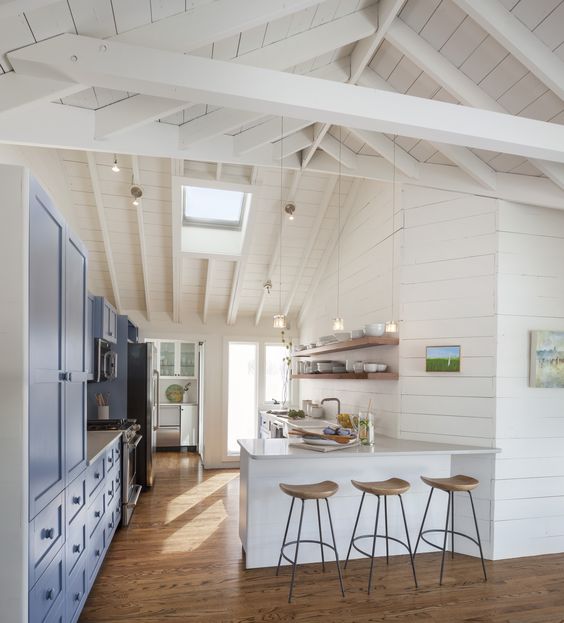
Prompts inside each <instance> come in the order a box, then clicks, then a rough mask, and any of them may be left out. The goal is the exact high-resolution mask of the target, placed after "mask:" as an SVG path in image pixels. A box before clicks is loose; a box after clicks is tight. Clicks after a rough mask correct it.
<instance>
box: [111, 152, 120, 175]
mask: <svg viewBox="0 0 564 623" xmlns="http://www.w3.org/2000/svg"><path fill="white" fill-rule="evenodd" d="M112 171H113V172H114V173H119V167H118V162H117V156H114V166H113V167H112Z"/></svg>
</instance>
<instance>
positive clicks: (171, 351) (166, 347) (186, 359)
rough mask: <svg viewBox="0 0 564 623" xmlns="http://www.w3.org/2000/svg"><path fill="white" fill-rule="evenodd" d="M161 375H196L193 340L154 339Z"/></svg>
mask: <svg viewBox="0 0 564 623" xmlns="http://www.w3.org/2000/svg"><path fill="white" fill-rule="evenodd" d="M155 344H156V345H157V348H158V350H159V371H160V374H161V377H164V378H167V377H169V378H173V377H175V376H180V377H186V378H193V377H195V376H196V352H197V349H196V344H194V343H193V342H177V341H174V342H173V341H156V342H155Z"/></svg>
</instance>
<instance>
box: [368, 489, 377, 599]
mask: <svg viewBox="0 0 564 623" xmlns="http://www.w3.org/2000/svg"><path fill="white" fill-rule="evenodd" d="M377 497H378V506H377V508H376V521H375V522H374V540H373V541H372V558H371V559H370V575H369V576H368V594H369V595H370V589H371V587H372V570H373V569H374V552H375V551H376V533H377V532H378V517H379V515H380V496H377Z"/></svg>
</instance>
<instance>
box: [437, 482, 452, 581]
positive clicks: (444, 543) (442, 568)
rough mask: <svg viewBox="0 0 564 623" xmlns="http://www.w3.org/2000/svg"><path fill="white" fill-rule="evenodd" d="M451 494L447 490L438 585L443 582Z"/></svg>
mask: <svg viewBox="0 0 564 623" xmlns="http://www.w3.org/2000/svg"><path fill="white" fill-rule="evenodd" d="M451 496H452V493H450V492H449V494H448V504H447V514H446V523H445V538H444V541H443V557H442V560H441V576H440V578H439V585H442V583H443V571H444V568H445V553H446V546H447V538H448V515H449V512H450V500H451Z"/></svg>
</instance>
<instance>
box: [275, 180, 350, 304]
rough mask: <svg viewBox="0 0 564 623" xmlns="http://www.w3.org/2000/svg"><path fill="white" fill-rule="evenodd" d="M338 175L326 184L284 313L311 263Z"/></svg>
mask: <svg viewBox="0 0 564 623" xmlns="http://www.w3.org/2000/svg"><path fill="white" fill-rule="evenodd" d="M337 179H338V178H336V177H332V178H329V179H328V180H327V184H326V186H325V191H324V193H323V196H322V197H321V202H320V203H319V207H318V209H317V213H316V215H315V220H314V222H313V223H312V225H311V227H310V230H309V234H308V237H307V240H308V242H307V245H306V246H305V247H304V250H303V252H302V256H301V259H300V263H299V265H298V266H299V268H298V274H297V276H296V278H295V279H294V285H293V286H292V289H291V291H290V294H289V296H288V298H287V300H286V304H285V305H284V315H286V316H287V315H288V314H289V312H290V309H291V307H292V303H293V302H294V298H295V297H296V294H297V292H298V288H299V286H300V283H301V282H302V278H303V275H304V270H305V268H306V266H307V265H308V263H309V260H310V257H311V253H312V251H313V248H314V247H315V243H316V242H317V237H318V236H319V231H320V230H321V225H322V224H323V221H324V220H325V216H326V215H327V210H328V209H329V204H330V203H331V198H332V197H333V193H334V191H335V187H336V186H337Z"/></svg>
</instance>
